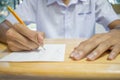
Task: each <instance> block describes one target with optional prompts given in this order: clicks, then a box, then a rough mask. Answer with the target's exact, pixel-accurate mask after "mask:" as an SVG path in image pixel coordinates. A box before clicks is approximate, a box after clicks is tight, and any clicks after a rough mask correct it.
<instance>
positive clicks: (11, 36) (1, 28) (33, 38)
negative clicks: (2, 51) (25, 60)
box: [0, 20, 44, 51]
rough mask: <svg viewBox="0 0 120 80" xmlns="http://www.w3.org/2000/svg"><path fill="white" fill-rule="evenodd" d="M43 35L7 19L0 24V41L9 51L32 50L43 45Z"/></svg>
mask: <svg viewBox="0 0 120 80" xmlns="http://www.w3.org/2000/svg"><path fill="white" fill-rule="evenodd" d="M43 39H44V35H43V33H41V32H36V31H32V30H30V29H28V28H27V27H26V26H24V25H21V24H15V25H12V24H11V23H10V22H9V21H7V20H6V21H4V22H3V23H1V24H0V41H1V42H3V43H6V44H7V45H8V48H9V49H10V50H11V51H23V50H34V49H37V48H38V47H39V46H42V45H43Z"/></svg>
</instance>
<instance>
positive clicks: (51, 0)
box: [47, 0, 87, 5]
mask: <svg viewBox="0 0 120 80" xmlns="http://www.w3.org/2000/svg"><path fill="white" fill-rule="evenodd" d="M57 1H59V0H47V5H50V4H53V3H55V2H57ZM78 1H82V2H84V1H87V0H78Z"/></svg>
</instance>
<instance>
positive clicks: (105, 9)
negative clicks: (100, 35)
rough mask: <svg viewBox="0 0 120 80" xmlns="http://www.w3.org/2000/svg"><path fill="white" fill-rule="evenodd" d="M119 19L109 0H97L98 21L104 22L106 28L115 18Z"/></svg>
mask: <svg viewBox="0 0 120 80" xmlns="http://www.w3.org/2000/svg"><path fill="white" fill-rule="evenodd" d="M117 19H119V17H118V16H117V14H116V13H115V11H114V10H113V8H112V6H111V4H110V3H109V2H108V1H107V0H96V22H97V23H99V24H102V25H103V26H104V27H105V29H108V25H109V24H110V23H111V22H113V21H114V20H117Z"/></svg>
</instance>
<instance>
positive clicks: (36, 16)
mask: <svg viewBox="0 0 120 80" xmlns="http://www.w3.org/2000/svg"><path fill="white" fill-rule="evenodd" d="M16 12H17V13H18V14H19V16H20V17H21V18H22V19H23V20H24V21H25V22H34V23H36V24H37V30H38V31H41V32H45V34H46V38H89V37H91V36H92V35H94V34H95V23H96V22H97V23H100V24H102V25H103V26H104V27H105V29H107V28H108V25H109V24H110V23H111V22H112V21H114V20H116V19H118V16H117V15H116V13H115V12H114V11H113V9H112V6H111V5H110V4H109V3H108V2H107V0H70V3H69V5H68V6H66V5H65V4H64V3H63V2H62V0H24V1H23V3H22V4H21V5H19V6H18V8H17V9H16ZM7 19H8V20H9V21H11V22H12V23H15V22H16V19H14V17H13V16H11V15H10V16H9V17H8V18H7Z"/></svg>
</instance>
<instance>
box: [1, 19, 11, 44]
mask: <svg viewBox="0 0 120 80" xmlns="http://www.w3.org/2000/svg"><path fill="white" fill-rule="evenodd" d="M10 27H12V24H11V23H10V22H9V21H7V20H5V21H4V22H2V23H1V24H0V42H3V43H6V40H7V38H6V32H7V30H8V29H9V28H10Z"/></svg>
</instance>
